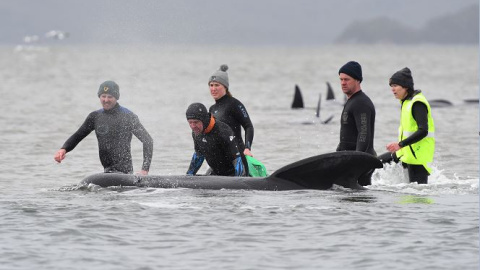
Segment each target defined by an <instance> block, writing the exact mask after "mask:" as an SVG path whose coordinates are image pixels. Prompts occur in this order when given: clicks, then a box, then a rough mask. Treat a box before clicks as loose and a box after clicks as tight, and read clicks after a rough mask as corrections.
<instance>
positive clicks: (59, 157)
mask: <svg viewBox="0 0 480 270" xmlns="http://www.w3.org/2000/svg"><path fill="white" fill-rule="evenodd" d="M65 154H67V150H65V149H60V150H58V151H57V153H55V157H54V159H55V161H56V162H58V163H60V162H62V160H63V159H64V158H65Z"/></svg>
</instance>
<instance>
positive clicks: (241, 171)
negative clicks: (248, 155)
mask: <svg viewBox="0 0 480 270" xmlns="http://www.w3.org/2000/svg"><path fill="white" fill-rule="evenodd" d="M233 167H234V168H235V174H234V176H244V175H245V167H244V166H243V161H242V157H240V156H239V157H237V158H235V159H234V160H233Z"/></svg>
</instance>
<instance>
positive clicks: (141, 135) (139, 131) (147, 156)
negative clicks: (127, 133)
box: [132, 115, 153, 175]
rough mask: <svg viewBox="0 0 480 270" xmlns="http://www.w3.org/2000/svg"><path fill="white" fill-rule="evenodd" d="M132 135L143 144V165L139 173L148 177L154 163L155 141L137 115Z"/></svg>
mask: <svg viewBox="0 0 480 270" xmlns="http://www.w3.org/2000/svg"><path fill="white" fill-rule="evenodd" d="M132 133H133V135H135V137H137V138H138V139H139V140H140V141H141V142H142V143H143V164H142V170H141V171H140V172H139V173H140V174H142V175H147V174H148V171H149V170H150V164H151V163H152V156H153V139H152V137H151V136H150V134H149V133H148V131H147V130H146V129H145V127H143V125H142V123H140V120H139V119H138V117H137V116H136V115H135V117H134V128H133V131H132Z"/></svg>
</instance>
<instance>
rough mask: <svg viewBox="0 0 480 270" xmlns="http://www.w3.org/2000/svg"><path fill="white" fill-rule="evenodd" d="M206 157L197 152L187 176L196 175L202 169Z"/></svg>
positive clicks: (194, 154)
mask: <svg viewBox="0 0 480 270" xmlns="http://www.w3.org/2000/svg"><path fill="white" fill-rule="evenodd" d="M204 160H205V157H204V156H202V155H201V154H197V152H194V153H193V156H192V161H190V166H189V167H188V171H187V175H196V174H197V172H198V170H199V169H200V167H202V164H203V161H204Z"/></svg>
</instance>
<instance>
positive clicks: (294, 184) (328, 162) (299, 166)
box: [80, 151, 383, 190]
mask: <svg viewBox="0 0 480 270" xmlns="http://www.w3.org/2000/svg"><path fill="white" fill-rule="evenodd" d="M382 166H383V165H382V163H381V161H380V160H379V159H378V158H376V157H375V156H372V155H370V154H367V153H363V152H357V151H341V152H333V153H327V154H322V155H318V156H313V157H310V158H306V159H302V160H300V161H297V162H294V163H292V164H289V165H287V166H284V167H282V168H280V169H278V170H276V171H275V172H274V173H272V174H271V175H269V176H268V177H231V176H191V175H173V176H172V175H163V176H162V175H147V176H140V175H132V174H118V173H99V174H94V175H90V176H88V177H86V178H85V179H83V181H82V182H81V183H80V184H81V185H89V184H95V185H99V186H102V187H109V186H137V187H155V188H192V189H217V190H218V189H244V190H297V189H321V190H324V189H329V188H331V187H332V186H333V185H334V184H336V185H340V186H343V187H347V188H352V189H363V187H362V186H360V185H359V184H358V181H357V180H358V178H359V176H360V175H362V174H364V173H365V172H367V171H370V170H372V169H375V168H382Z"/></svg>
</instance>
